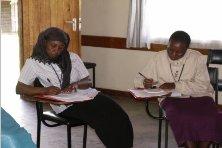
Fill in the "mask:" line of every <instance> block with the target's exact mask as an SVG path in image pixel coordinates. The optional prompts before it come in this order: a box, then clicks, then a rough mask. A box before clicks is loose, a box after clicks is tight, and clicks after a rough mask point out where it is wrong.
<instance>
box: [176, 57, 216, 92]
mask: <svg viewBox="0 0 222 148" xmlns="http://www.w3.org/2000/svg"><path fill="white" fill-rule="evenodd" d="M195 67H196V71H195V76H194V78H193V79H190V80H181V81H179V82H176V83H175V85H176V90H177V91H179V92H181V93H182V94H185V95H192V94H205V93H213V89H212V87H211V84H210V78H209V74H208V70H207V65H206V62H205V60H204V58H203V56H199V57H198V58H197V62H196V65H195Z"/></svg>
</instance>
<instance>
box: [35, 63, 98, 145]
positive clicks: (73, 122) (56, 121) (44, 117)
mask: <svg viewBox="0 0 222 148" xmlns="http://www.w3.org/2000/svg"><path fill="white" fill-rule="evenodd" d="M84 65H85V66H86V68H87V69H90V68H93V87H95V67H96V64H95V63H89V62H84ZM34 86H35V87H42V86H41V84H40V82H39V81H38V79H36V80H35V82H34ZM43 103H44V102H40V101H36V111H37V148H40V136H41V122H42V123H43V124H44V125H45V126H47V127H57V126H60V125H66V126H67V142H68V144H67V145H68V146H67V147H68V148H71V127H76V126H82V125H83V126H84V134H83V148H86V140H87V122H85V121H83V120H80V119H73V118H72V119H69V118H64V117H60V116H59V115H57V114H56V113H55V112H54V111H43ZM47 121H51V122H53V123H52V124H49V123H47Z"/></svg>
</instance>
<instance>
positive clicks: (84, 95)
mask: <svg viewBox="0 0 222 148" xmlns="http://www.w3.org/2000/svg"><path fill="white" fill-rule="evenodd" d="M98 93H99V91H97V90H96V89H93V88H88V89H84V90H83V89H82V90H80V89H77V92H71V93H61V94H58V95H43V96H42V98H46V99H47V98H49V99H53V100H57V101H63V102H82V101H87V100H92V99H93V98H94V97H95V96H96V95H97V94H98Z"/></svg>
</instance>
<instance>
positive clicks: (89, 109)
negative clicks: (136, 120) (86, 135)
mask: <svg viewBox="0 0 222 148" xmlns="http://www.w3.org/2000/svg"><path fill="white" fill-rule="evenodd" d="M60 115H61V116H65V117H68V118H79V119H81V120H84V121H86V122H87V123H88V124H89V126H90V127H92V128H93V129H95V132H96V134H97V136H98V137H99V138H100V140H101V141H102V142H103V144H104V145H105V146H106V147H107V148H130V147H133V128H132V124H131V122H130V120H129V117H128V115H127V114H126V113H125V111H124V110H123V109H122V108H121V107H120V106H119V105H118V104H117V103H116V102H114V101H113V100H112V98H110V97H109V96H106V95H104V94H102V93H99V94H98V95H97V96H96V97H95V98H94V99H93V100H90V101H86V102H81V103H75V104H73V105H72V106H70V107H69V108H67V109H66V110H65V111H63V112H62V113H60Z"/></svg>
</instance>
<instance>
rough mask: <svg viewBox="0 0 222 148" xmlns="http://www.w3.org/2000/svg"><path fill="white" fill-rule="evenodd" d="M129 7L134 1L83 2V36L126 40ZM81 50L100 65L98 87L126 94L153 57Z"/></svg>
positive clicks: (129, 52)
mask: <svg viewBox="0 0 222 148" xmlns="http://www.w3.org/2000/svg"><path fill="white" fill-rule="evenodd" d="M129 4H130V0H82V34H83V35H97V36H111V37H124V38H126V35H127V23H128V15H129ZM81 51H82V58H83V60H84V61H89V62H95V63H96V64H97V67H96V87H100V88H107V89H114V90H122V91H126V90H127V89H128V88H131V87H133V79H134V77H135V75H136V74H137V72H138V71H139V70H141V69H142V68H143V67H144V66H145V64H146V63H147V60H148V59H149V56H152V54H153V53H152V52H150V51H135V50H134V51H132V50H125V49H112V48H100V47H90V46H82V50H81ZM220 74H222V68H220ZM220 77H221V78H222V76H221V75H220ZM220 98H222V93H220ZM219 102H220V104H222V99H220V100H219Z"/></svg>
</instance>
